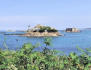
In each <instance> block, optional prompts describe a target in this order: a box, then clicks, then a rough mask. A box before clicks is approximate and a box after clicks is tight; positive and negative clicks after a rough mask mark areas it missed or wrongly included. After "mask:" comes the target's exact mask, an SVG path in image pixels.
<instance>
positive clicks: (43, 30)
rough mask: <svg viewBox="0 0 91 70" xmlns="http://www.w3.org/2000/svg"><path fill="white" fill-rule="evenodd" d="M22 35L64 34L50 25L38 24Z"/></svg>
mask: <svg viewBox="0 0 91 70" xmlns="http://www.w3.org/2000/svg"><path fill="white" fill-rule="evenodd" d="M21 36H28V37H45V36H62V34H60V33H59V32H58V30H56V29H55V28H51V27H49V26H42V25H39V24H38V25H37V26H35V27H34V28H32V29H28V30H27V33H25V34H23V35H21Z"/></svg>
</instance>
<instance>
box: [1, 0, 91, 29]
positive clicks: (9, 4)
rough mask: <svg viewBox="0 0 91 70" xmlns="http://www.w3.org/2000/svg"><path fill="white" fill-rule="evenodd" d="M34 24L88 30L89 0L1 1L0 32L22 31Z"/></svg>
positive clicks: (90, 12)
mask: <svg viewBox="0 0 91 70" xmlns="http://www.w3.org/2000/svg"><path fill="white" fill-rule="evenodd" d="M36 24H42V25H48V26H52V27H55V28H57V29H65V28H67V27H77V28H90V27H91V0H0V30H9V29H12V30H24V29H27V26H28V25H30V26H34V25H36Z"/></svg>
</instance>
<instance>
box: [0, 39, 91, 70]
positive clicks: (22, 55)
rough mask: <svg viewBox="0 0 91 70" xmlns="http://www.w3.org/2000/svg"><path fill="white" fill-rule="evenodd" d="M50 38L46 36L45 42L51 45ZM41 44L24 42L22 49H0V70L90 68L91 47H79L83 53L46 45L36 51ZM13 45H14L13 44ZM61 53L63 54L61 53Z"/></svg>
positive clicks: (75, 69) (68, 69)
mask: <svg viewBox="0 0 91 70" xmlns="http://www.w3.org/2000/svg"><path fill="white" fill-rule="evenodd" d="M50 42H51V39H50V38H45V40H44V44H45V45H46V46H49V45H50V44H51V43H50ZM38 46H39V44H36V45H32V44H30V43H27V44H24V45H23V46H22V48H21V49H20V50H16V51H11V50H8V49H6V50H2V49H0V70H90V68H91V56H89V53H91V50H90V49H86V50H85V51H84V50H82V49H80V48H78V49H79V50H80V52H82V54H81V55H77V54H76V53H70V54H69V55H65V54H63V55H62V53H61V52H59V51H56V50H50V49H48V48H47V47H46V46H44V47H42V51H36V50H35V48H37V47H38ZM12 47H13V46H12ZM60 54H61V55H60Z"/></svg>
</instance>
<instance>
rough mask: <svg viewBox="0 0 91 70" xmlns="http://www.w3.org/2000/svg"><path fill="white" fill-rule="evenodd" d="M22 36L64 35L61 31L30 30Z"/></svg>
mask: <svg viewBox="0 0 91 70" xmlns="http://www.w3.org/2000/svg"><path fill="white" fill-rule="evenodd" d="M21 36H27V37H45V36H51V37H57V36H63V35H62V34H60V33H59V32H42V33H40V32H29V33H25V34H22V35H21Z"/></svg>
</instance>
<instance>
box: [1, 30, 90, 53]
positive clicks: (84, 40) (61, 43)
mask: <svg viewBox="0 0 91 70" xmlns="http://www.w3.org/2000/svg"><path fill="white" fill-rule="evenodd" d="M59 32H60V33H61V34H63V35H64V36H58V37H51V45H50V46H48V47H49V49H53V50H58V51H61V52H62V53H65V54H69V53H71V52H75V53H80V51H79V50H78V49H77V47H79V48H81V49H83V50H85V49H86V48H91V29H81V32H75V33H74V32H65V31H64V30H59ZM24 33H25V32H22V31H16V32H6V31H0V48H1V49H4V50H5V49H7V48H8V49H9V50H19V49H20V48H22V46H23V45H24V44H25V43H32V44H33V45H35V44H37V43H39V44H40V45H39V47H38V48H36V49H37V50H41V47H45V46H46V45H45V44H44V39H45V37H23V36H19V35H5V34H24Z"/></svg>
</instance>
